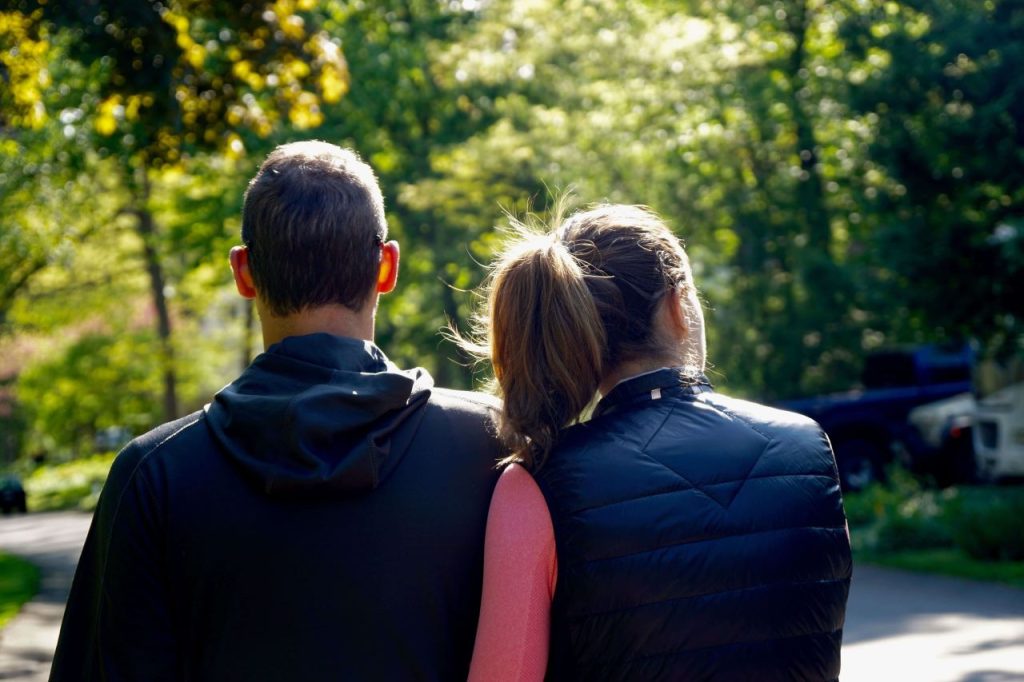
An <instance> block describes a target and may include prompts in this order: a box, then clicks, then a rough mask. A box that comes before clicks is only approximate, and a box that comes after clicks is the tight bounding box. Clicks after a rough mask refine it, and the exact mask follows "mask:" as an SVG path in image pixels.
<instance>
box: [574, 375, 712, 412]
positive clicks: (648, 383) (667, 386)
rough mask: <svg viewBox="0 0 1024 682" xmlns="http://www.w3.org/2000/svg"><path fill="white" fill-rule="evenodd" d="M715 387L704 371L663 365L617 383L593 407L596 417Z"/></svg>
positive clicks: (706, 391)
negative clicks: (702, 372)
mask: <svg viewBox="0 0 1024 682" xmlns="http://www.w3.org/2000/svg"><path fill="white" fill-rule="evenodd" d="M713 390H714V387H713V386H712V385H711V382H710V381H708V379H707V377H705V376H704V375H703V374H697V375H694V374H690V373H688V372H687V371H686V370H685V369H684V368H682V367H666V368H664V369H659V370H656V371H654V372H647V373H645V374H641V375H639V376H636V377H633V378H632V379H626V380H625V381H623V382H621V383H619V384H617V385H616V386H615V388H613V389H612V390H611V391H610V392H609V393H608V395H606V396H605V397H604V398H602V399H601V401H600V402H599V403H598V404H597V407H595V408H594V415H593V416H595V417H599V416H601V415H603V414H608V413H609V412H612V411H615V410H618V409H620V408H622V407H624V406H626V405H633V404H637V403H641V402H645V401H648V400H657V399H658V398H661V397H664V396H681V395H697V394H698V393H708V392H710V391H713Z"/></svg>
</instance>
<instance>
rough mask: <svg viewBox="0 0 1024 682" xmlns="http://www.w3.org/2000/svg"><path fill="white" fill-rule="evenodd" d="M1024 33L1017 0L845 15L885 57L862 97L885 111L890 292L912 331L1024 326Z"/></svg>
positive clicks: (932, 334)
mask: <svg viewBox="0 0 1024 682" xmlns="http://www.w3.org/2000/svg"><path fill="white" fill-rule="evenodd" d="M1022 32H1024V5H1022V4H1021V3H1020V2H1017V1H1014V0H990V1H988V2H969V1H967V0H942V1H939V2H916V1H905V2H870V3H861V4H860V6H859V11H856V12H851V14H850V19H849V21H847V22H846V23H845V24H844V32H843V35H844V39H845V40H846V41H847V42H848V44H849V45H850V49H851V51H852V52H854V53H855V54H857V55H858V56H859V57H861V58H865V59H870V58H875V59H878V60H882V61H883V62H884V63H885V64H886V67H885V68H883V69H877V70H874V71H871V72H869V73H865V74H863V77H862V78H859V79H858V82H857V83H856V87H855V88H854V89H853V92H852V96H851V100H852V102H853V105H854V106H855V107H856V108H857V109H859V110H860V111H862V112H864V113H865V114H866V115H868V116H871V117H872V118H874V119H875V120H877V128H878V132H877V135H876V136H875V137H874V140H873V143H872V145H871V149H870V153H871V155H872V157H873V158H874V159H876V160H877V162H878V164H879V166H880V168H881V169H882V170H883V171H884V176H883V180H882V182H880V183H879V192H878V193H877V196H876V197H875V198H874V201H873V202H872V204H871V206H870V211H871V212H872V214H873V215H874V216H875V219H876V220H877V231H876V234H875V235H874V244H875V248H874V249H873V252H874V253H876V254H877V255H878V257H877V261H876V267H877V268H878V270H879V271H881V272H882V273H884V275H885V278H884V280H883V281H882V282H881V284H882V286H880V287H879V288H878V291H877V295H878V296H879V297H880V298H882V297H885V298H888V299H890V300H896V301H898V303H897V304H896V305H894V306H892V315H893V318H894V326H895V327H896V328H897V330H898V333H899V334H901V335H902V336H903V337H905V338H907V339H916V340H920V339H922V338H924V339H928V338H938V339H961V340H962V339H965V338H971V337H974V338H978V339H981V340H983V341H986V342H992V343H996V344H998V343H1000V342H1004V343H1011V344H1012V343H1014V342H1015V339H1016V338H1017V337H1018V336H1019V335H1020V334H1021V333H1022V332H1024V326H1022V324H1024V299H1022V297H1021V295H1020V292H1021V291H1022V290H1024V250H1022V248H1021V243H1022V242H1021V231H1022V230H1024V123H1022V122H1024V82H1022V81H1021V78H1020V74H1021V73H1022V72H1024V43H1022V41H1021V38H1020V36H1021V35H1022Z"/></svg>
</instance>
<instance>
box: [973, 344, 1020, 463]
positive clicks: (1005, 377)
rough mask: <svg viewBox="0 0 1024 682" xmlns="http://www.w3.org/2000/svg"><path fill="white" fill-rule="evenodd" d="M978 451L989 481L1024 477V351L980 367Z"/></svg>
mask: <svg viewBox="0 0 1024 682" xmlns="http://www.w3.org/2000/svg"><path fill="white" fill-rule="evenodd" d="M975 391H976V395H977V406H976V408H975V414H974V429H973V430H974V433H973V439H974V450H975V453H976V459H977V463H978V471H979V474H980V475H981V476H982V477H983V478H985V479H988V480H999V479H1004V478H1010V477H1020V476H1024V348H1019V349H1018V351H1017V353H1016V354H1015V355H1011V356H1010V357H1008V358H1004V359H999V360H996V359H986V360H985V361H983V362H981V363H979V365H978V371H977V373H976V380H975Z"/></svg>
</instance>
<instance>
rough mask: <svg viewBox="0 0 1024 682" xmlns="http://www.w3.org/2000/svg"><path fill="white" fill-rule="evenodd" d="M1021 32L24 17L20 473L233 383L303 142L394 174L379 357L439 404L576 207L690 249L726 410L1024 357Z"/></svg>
mask: <svg viewBox="0 0 1024 682" xmlns="http://www.w3.org/2000/svg"><path fill="white" fill-rule="evenodd" d="M1022 29H1024V9H1022V7H1021V5H1020V3H1019V2H1016V1H1015V0H986V2H971V1H970V0H940V1H938V2H928V3H925V2H919V1H918V0H856V1H855V0H834V1H831V2H829V1H826V0H774V1H773V2H769V3H765V2H754V0H687V1H686V2H665V1H664V0H646V1H645V2H631V3H623V2H616V1H613V0H566V1H565V2H554V1H553V0H530V1H529V2H513V1H512V0H491V1H490V2H487V3H477V2H468V1H467V2H436V1H435V0H380V1H379V2H373V3H368V2H361V1H358V0H274V1H273V2H267V3H264V2H260V3H256V2H249V1H245V2H237V3H236V2H228V1H226V0H216V1H213V2H206V1H204V2H199V0H170V1H168V2H163V3H151V2H138V3H125V2H116V1H114V0H90V1H89V2H79V3H69V2H53V1H52V0H51V1H50V2H39V1H38V0H14V1H13V2H9V3H7V4H6V5H5V9H4V10H3V11H2V12H0V81H2V84H0V215H2V218H0V345H3V344H13V345H18V346H30V347H32V349H33V350H32V352H31V353H28V354H27V364H26V365H25V366H24V367H21V366H15V365H14V364H13V363H8V364H10V366H7V365H5V364H3V363H0V383H4V384H11V383H12V382H14V385H15V387H16V388H17V391H18V393H17V400H18V404H17V406H16V408H17V410H16V414H15V416H16V417H17V418H16V419H12V420H10V423H11V424H15V423H17V424H19V425H21V426H19V427H18V428H22V427H24V428H26V429H27V431H26V433H25V438H24V447H23V454H39V453H41V452H45V453H47V454H48V455H50V456H56V455H61V456H65V455H70V454H75V453H87V452H89V451H90V450H91V449H92V448H94V447H95V444H94V443H95V434H96V433H100V432H103V431H104V429H106V428H107V427H111V426H117V427H123V428H126V429H128V430H129V431H131V432H138V431H139V430H143V429H145V428H147V427H148V426H151V425H153V424H154V423H155V422H157V421H160V420H161V419H163V418H166V417H167V416H169V415H171V414H176V413H180V412H181V411H182V410H183V409H192V408H195V407H198V406H199V405H201V404H202V402H203V401H204V400H205V399H206V398H207V397H208V395H209V392H210V391H212V390H215V388H216V387H217V386H218V385H220V384H222V383H223V382H224V381H227V380H230V378H231V377H232V375H233V374H234V373H235V372H237V370H238V367H239V366H240V365H241V364H242V363H243V362H244V361H246V360H247V359H248V358H249V357H250V356H251V354H252V347H253V345H254V340H253V336H254V333H253V320H252V316H251V309H248V308H246V307H245V306H244V305H243V304H240V303H237V302H235V299H234V298H232V296H233V294H232V290H231V283H230V278H229V274H228V270H227V268H226V265H225V262H224V261H225V252H226V251H227V249H228V248H229V247H230V245H231V244H232V243H233V242H234V241H235V239H236V237H237V232H238V228H239V208H240V204H241V197H242V192H243V188H244V185H245V181H246V179H247V178H248V177H250V176H251V174H252V172H253V171H254V169H255V167H256V165H257V164H258V162H259V160H260V158H261V156H262V155H263V154H264V153H265V152H266V151H268V150H269V149H270V148H271V147H272V146H273V145H275V144H277V143H279V142H282V141H286V140H290V139H295V138H298V137H319V138H322V139H328V140H331V141H335V142H339V143H342V144H348V145H351V146H353V147H355V148H356V149H358V150H359V151H360V152H361V153H362V155H363V156H364V157H366V158H367V160H368V161H369V162H370V163H371V165H373V166H374V168H375V169H376V171H377V173H378V175H379V177H380V180H381V184H382V186H383V189H384V193H385V197H386V198H387V202H388V219H389V224H390V228H391V230H392V233H393V235H394V236H395V237H396V238H398V239H399V240H400V241H401V242H402V246H403V267H402V273H401V281H400V289H399V292H398V293H396V294H395V295H392V296H388V297H385V298H384V299H383V300H382V303H381V309H380V313H379V316H378V340H379V342H380V344H381V345H382V347H384V348H385V350H387V352H388V353H389V354H390V355H391V356H392V357H393V359H395V360H397V361H398V362H400V363H401V364H407V365H408V364H422V365H425V366H427V367H428V368H429V369H430V370H431V371H432V372H433V373H434V374H435V376H436V378H437V380H438V383H441V384H449V385H456V386H463V387H465V386H469V385H470V384H471V382H472V381H473V378H474V376H473V374H472V372H471V371H470V370H469V369H467V368H464V367H460V366H459V365H457V364H455V363H453V362H452V361H451V360H452V359H456V360H457V359H459V358H460V356H459V354H458V352H457V351H456V350H455V349H454V348H453V347H452V346H451V345H449V344H448V343H447V342H445V341H443V340H442V339H441V337H440V336H439V335H438V333H437V332H438V329H439V328H441V327H443V326H444V325H445V324H446V323H447V322H448V321H449V320H450V321H452V322H453V323H454V324H455V325H456V326H457V327H459V328H465V326H466V324H467V320H468V318H469V316H470V315H471V310H472V307H473V304H474V297H473V295H472V294H471V293H470V291H471V290H472V289H473V288H474V287H475V286H476V285H477V284H478V283H479V282H480V281H481V279H482V278H483V277H484V276H485V274H486V272H485V268H483V267H481V265H480V264H481V263H485V262H486V261H487V260H488V259H489V258H490V257H491V255H492V254H493V252H494V250H495V249H496V248H497V245H498V243H499V239H498V237H497V235H496V232H495V230H494V227H495V226H500V225H501V224H502V223H503V222H504V221H505V211H509V212H513V213H519V212H522V211H524V210H526V209H527V208H528V207H530V208H533V209H535V210H537V211H539V212H541V213H543V212H544V211H546V210H547V209H548V208H549V207H550V198H551V195H556V194H558V193H561V192H563V191H567V190H572V192H573V194H574V196H575V201H576V202H577V203H579V204H587V203H590V202H597V201H616V202H627V203H643V204H647V205H649V206H651V207H652V208H654V209H655V210H657V211H659V212H660V213H662V214H663V215H665V216H666V217H667V218H668V219H669V221H670V223H671V224H672V225H673V226H674V227H675V229H676V230H677V232H678V233H679V234H680V235H681V236H682V237H684V239H685V241H686V242H687V244H688V250H689V252H690V254H691V258H692V260H693V261H694V265H695V270H696V277H697V280H698V284H699V286H700V287H701V289H702V292H703V296H704V297H705V299H706V302H707V307H708V308H709V310H708V324H709V332H710V339H709V340H710V353H711V358H712V360H713V361H714V368H713V373H712V379H713V380H714V381H715V383H716V384H718V385H720V386H722V387H723V388H724V389H726V390H728V391H730V392H733V393H740V394H746V395H749V396H753V397H757V398H760V399H767V400H771V399H775V398H781V397H787V396H791V395H796V394H807V393H814V392H822V391H827V390H833V389H841V388H847V387H850V386H851V385H853V384H854V383H855V381H856V377H857V375H858V374H859V366H860V364H861V362H862V359H863V357H864V354H865V353H866V352H868V351H870V350H872V349H874V348H877V347H878V346H880V345H891V344H899V343H917V342H924V341H943V340H950V339H954V338H961V337H964V336H974V337H976V338H977V339H978V340H979V341H980V342H981V343H982V344H983V345H985V346H989V347H996V346H999V345H1002V346H1006V347H1011V346H1013V345H1014V344H1016V343H1017V340H1018V339H1019V338H1020V335H1021V332H1022V330H1021V328H1020V324H1021V320H1022V319H1024V310H1022V309H1021V305H1022V303H1021V300H1022V299H1021V297H1020V296H1019V294H1018V292H1019V291H1020V290H1021V289H1022V286H1021V285H1022V284H1024V282H1022V281H1021V280H1022V267H1024V252H1022V250H1021V249H1022V247H1021V244H1022V241H1021V238H1020V234H1021V230H1022V229H1024V210H1022V202H1024V194H1022V191H1024V190H1022V187H1024V181H1022V180H1024V178H1022V177H1021V174H1022V173H1024V137H1022V133H1021V130H1022V128H1021V124H1020V121H1021V120H1024V111H1022V110H1021V106H1022V102H1024V96H1022V94H1024V93H1022V92H1021V88H1022V87H1024V85H1022V82H1021V79H1020V78H1019V77H1017V74H1019V73H1020V72H1021V70H1022V68H1024V63H1022V62H1024V51H1022V50H1024V48H1022V46H1021V42H1020V40H1019V39H1018V38H1017V36H1019V35H1020V33H1021V30H1022ZM19 373H20V375H21V376H20V377H19V378H17V379H15V378H14V377H15V375H18V374H19ZM115 385H120V386H123V387H124V389H125V393H124V395H119V394H118V393H117V392H116V391H114V390H113V389H111V388H109V387H111V386H115ZM54 386H56V387H58V388H55V389H53V390H51V387H54ZM0 397H2V396H0ZM79 402H83V404H84V405H85V407H86V408H88V409H84V408H83V409H77V408H78V403H79ZM69 405H75V406H76V409H75V410H70V409H68V406H69ZM62 413H63V414H70V413H74V416H73V418H70V419H66V420H64V422H62V421H61V415H62ZM3 423H5V424H6V423H8V422H3ZM10 428H12V429H13V428H14V427H13V426H12V427H10ZM13 440H14V439H13V438H5V439H2V441H0V442H5V443H6V442H13ZM898 523H902V522H898ZM898 523H897V525H898ZM891 532H893V533H897V534H898V532H902V531H899V530H898V529H896V527H895V526H894V527H893V530H892V531H891Z"/></svg>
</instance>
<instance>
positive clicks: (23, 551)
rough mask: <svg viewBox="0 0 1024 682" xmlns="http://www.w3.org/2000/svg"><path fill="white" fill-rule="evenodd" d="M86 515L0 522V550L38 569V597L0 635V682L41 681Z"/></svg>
mask: <svg viewBox="0 0 1024 682" xmlns="http://www.w3.org/2000/svg"><path fill="white" fill-rule="evenodd" d="M91 518H92V517H91V516H90V515H88V514H80V513H77V512H56V513H46V514H29V515H27V516H5V517H2V518H0V549H3V550H5V551H7V552H10V553H12V554H17V555H19V556H22V557H24V558H26V559H28V560H29V561H31V562H32V563H34V564H35V565H37V566H39V568H40V573H41V578H42V580H41V582H40V589H39V594H38V595H36V598H35V599H33V600H32V601H30V602H29V603H28V604H26V605H25V606H24V607H23V608H22V610H21V613H19V614H18V615H17V616H15V617H14V619H13V620H12V621H11V622H10V623H8V624H7V627H6V628H4V630H3V632H0V680H21V681H24V682H45V680H46V678H47V677H48V676H49V674H50V661H51V660H52V659H53V650H54V648H55V647H56V646H57V633H58V632H59V631H60V621H61V618H62V617H63V616H64V602H65V601H67V596H68V590H69V588H70V587H71V578H72V577H73V576H74V571H75V565H76V564H77V563H78V555H79V553H80V552H81V550H82V543H83V542H84V541H85V534H86V532H87V531H88V530H89V522H90V520H91Z"/></svg>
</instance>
